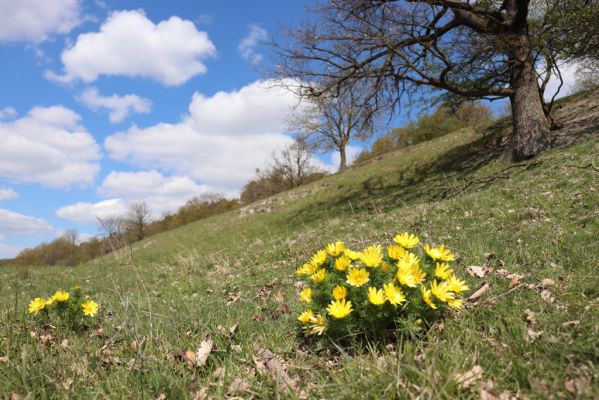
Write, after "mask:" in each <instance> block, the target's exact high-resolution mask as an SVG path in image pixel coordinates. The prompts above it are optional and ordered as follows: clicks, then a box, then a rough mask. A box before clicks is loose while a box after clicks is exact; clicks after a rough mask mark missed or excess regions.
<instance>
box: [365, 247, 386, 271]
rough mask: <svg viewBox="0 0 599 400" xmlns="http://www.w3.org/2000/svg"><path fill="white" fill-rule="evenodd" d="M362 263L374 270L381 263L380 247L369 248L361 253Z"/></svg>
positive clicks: (381, 252) (381, 253)
mask: <svg viewBox="0 0 599 400" xmlns="http://www.w3.org/2000/svg"><path fill="white" fill-rule="evenodd" d="M361 261H362V263H364V265H366V266H367V267H370V268H376V267H378V266H379V264H380V263H381V261H383V250H382V249H381V245H380V244H378V245H375V246H370V247H367V248H366V249H364V251H363V252H362V258H361Z"/></svg>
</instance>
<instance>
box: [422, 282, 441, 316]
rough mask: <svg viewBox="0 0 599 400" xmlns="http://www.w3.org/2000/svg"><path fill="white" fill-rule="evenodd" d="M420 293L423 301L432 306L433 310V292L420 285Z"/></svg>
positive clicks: (434, 306)
mask: <svg viewBox="0 0 599 400" xmlns="http://www.w3.org/2000/svg"><path fill="white" fill-rule="evenodd" d="M420 294H421V295H422V300H424V302H425V303H426V304H428V306H429V307H430V308H432V309H433V310H435V309H436V308H437V306H436V305H435V303H433V294H432V293H431V291H430V290H429V289H427V288H426V287H424V285H421V286H420Z"/></svg>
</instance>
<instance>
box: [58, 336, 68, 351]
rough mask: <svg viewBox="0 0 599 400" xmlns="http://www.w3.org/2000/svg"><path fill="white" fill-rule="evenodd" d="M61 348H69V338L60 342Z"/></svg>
mask: <svg viewBox="0 0 599 400" xmlns="http://www.w3.org/2000/svg"><path fill="white" fill-rule="evenodd" d="M60 348H61V349H62V350H67V349H68V348H69V339H64V340H63V341H62V342H60Z"/></svg>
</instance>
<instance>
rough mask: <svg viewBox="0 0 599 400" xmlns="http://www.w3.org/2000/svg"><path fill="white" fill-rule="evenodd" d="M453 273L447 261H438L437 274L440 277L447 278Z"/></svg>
mask: <svg viewBox="0 0 599 400" xmlns="http://www.w3.org/2000/svg"><path fill="white" fill-rule="evenodd" d="M452 273H453V269H451V268H450V267H449V265H447V264H446V263H437V266H436V267H435V276H436V277H437V278H439V279H443V280H445V279H447V278H449V275H451V274H452Z"/></svg>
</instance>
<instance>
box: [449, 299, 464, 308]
mask: <svg viewBox="0 0 599 400" xmlns="http://www.w3.org/2000/svg"><path fill="white" fill-rule="evenodd" d="M447 305H448V306H449V307H451V308H453V309H454V310H460V309H462V307H463V305H464V300H462V299H452V300H447Z"/></svg>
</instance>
